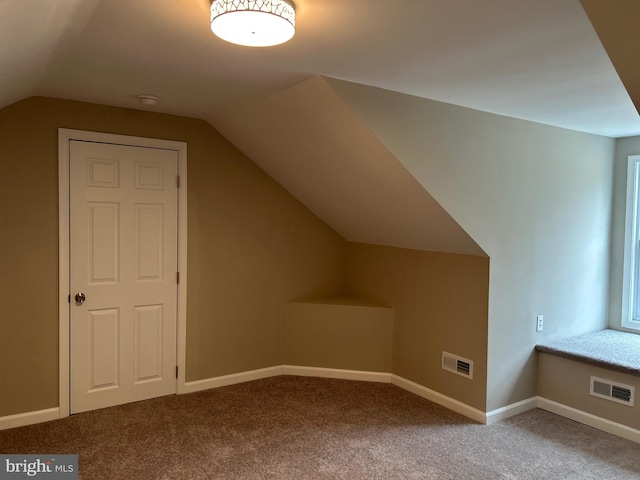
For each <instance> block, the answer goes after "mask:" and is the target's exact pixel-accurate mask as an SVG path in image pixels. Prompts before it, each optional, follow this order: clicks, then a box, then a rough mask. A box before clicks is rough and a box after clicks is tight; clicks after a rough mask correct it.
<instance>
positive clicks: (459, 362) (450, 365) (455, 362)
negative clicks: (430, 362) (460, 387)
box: [442, 352, 473, 379]
mask: <svg viewBox="0 0 640 480" xmlns="http://www.w3.org/2000/svg"><path fill="white" fill-rule="evenodd" d="M442 368H443V369H444V370H447V371H448V372H451V373H455V374H456V375H461V376H463V377H465V378H468V379H472V378H473V361H471V360H467V359H466V358H462V357H458V356H457V355H453V354H451V353H447V352H442Z"/></svg>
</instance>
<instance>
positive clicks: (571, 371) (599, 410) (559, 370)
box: [538, 352, 640, 429]
mask: <svg viewBox="0 0 640 480" xmlns="http://www.w3.org/2000/svg"><path fill="white" fill-rule="evenodd" d="M591 375H593V376H596V377H600V378H604V379H607V380H613V381H614V382H619V383H621V384H624V385H630V386H632V387H635V391H636V395H637V394H638V393H639V392H640V377H637V376H634V375H627V374H624V373H620V372H615V371H613V370H608V369H603V368H599V367H595V366H592V365H588V364H586V363H581V362H576V361H573V360H568V359H566V358H562V357H558V356H555V355H549V354H546V353H542V352H538V395H539V396H541V397H544V398H546V399H548V400H553V401H554V402H558V403H561V404H563V405H566V406H568V407H572V408H575V409H577V410H580V411H583V412H587V413H590V414H592V415H595V416H596V417H600V418H606V419H607V420H611V421H613V422H616V423H620V424H622V425H627V426H628V427H631V428H635V429H640V415H638V409H640V405H639V404H638V400H637V399H636V401H635V405H634V406H633V407H630V406H628V405H621V404H619V403H615V402H611V401H609V400H605V399H602V398H598V397H594V396H592V395H589V380H590V377H591Z"/></svg>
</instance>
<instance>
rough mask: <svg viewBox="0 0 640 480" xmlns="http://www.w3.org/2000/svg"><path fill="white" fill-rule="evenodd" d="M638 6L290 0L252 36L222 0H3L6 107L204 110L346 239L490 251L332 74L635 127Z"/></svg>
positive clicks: (566, 121)
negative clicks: (354, 107) (232, 26)
mask: <svg viewBox="0 0 640 480" xmlns="http://www.w3.org/2000/svg"><path fill="white" fill-rule="evenodd" d="M639 3H640V2H637V0H616V1H615V2H603V1H601V0H582V3H581V2H580V0H486V1H482V2H479V1H477V0H420V1H416V0H393V1H389V0H295V4H296V11H297V28H296V35H295V36H294V38H293V39H292V40H291V41H290V42H288V43H286V44H283V45H280V46H277V47H269V48H262V49H252V48H246V47H239V46H236V45H231V44H228V43H225V42H223V41H221V40H219V39H218V38H217V37H215V36H214V35H213V34H212V33H211V31H210V28H209V13H208V11H209V4H210V0H171V1H169V0H161V1H158V0H135V1H134V0H46V1H42V0H0V72H1V75H0V108H2V107H4V106H6V105H9V104H11V103H14V102H16V101H19V100H21V99H23V98H26V97H29V96H34V95H43V96H51V97H59V98H65V99H72V100H80V101H86V102H92V103H100V104H107V105H114V106H121V107H129V108H139V109H152V110H154V111H157V112H162V113H170V114H176V115H183V116H188V117H196V118H201V119H204V120H207V121H209V122H210V123H211V124H212V125H213V126H214V127H216V128H217V129H218V130H220V131H221V132H222V133H223V134H225V135H226V136H227V137H228V138H229V139H230V140H231V141H232V142H233V143H234V144H235V145H236V146H237V147H238V148H239V149H240V150H242V151H243V152H244V153H245V154H246V155H247V156H249V158H251V159H252V160H253V161H254V162H255V163H257V164H258V165H259V166H261V168H263V169H264V170H265V171H266V172H267V173H268V174H270V175H271V176H272V177H273V178H275V179H276V180H277V181H278V182H279V183H281V184H282V185H283V186H284V187H285V188H287V189H288V190H289V191H290V192H291V193H293V194H294V195H295V196H296V197H297V198H298V199H299V200H301V201H302V202H303V203H304V204H305V205H307V207H308V208H310V209H311V210H312V211H313V212H314V213H316V215H318V216H319V217H320V218H322V219H324V220H325V221H326V222H327V223H328V224H329V225H331V226H332V227H333V228H334V229H335V230H336V231H338V232H339V233H340V234H342V235H343V236H344V237H345V238H346V239H347V240H350V241H360V242H367V243H376V244H386V245H393V246H398V247H406V248H416V249H421V250H435V251H449V252H455V253H465V254H474V255H484V252H483V250H482V248H481V246H478V245H477V244H476V243H475V241H474V240H473V239H472V238H471V237H469V236H468V235H467V233H466V232H465V231H464V230H463V229H462V228H461V227H460V226H459V225H458V224H457V223H456V221H455V220H454V219H453V218H451V217H450V216H449V214H448V213H447V212H446V211H445V210H444V209H443V208H442V207H441V206H440V205H439V204H438V203H437V201H436V200H435V199H434V198H433V197H432V196H431V195H430V194H429V192H427V191H426V190H424V187H423V186H422V185H420V184H419V183H418V182H417V181H416V180H415V179H414V178H413V177H412V176H411V175H410V174H409V173H408V171H407V170H406V169H405V168H404V166H403V165H402V164H401V163H400V162H398V160H397V159H395V158H394V157H393V155H392V154H391V153H390V152H389V151H388V150H387V149H386V148H385V146H384V145H383V144H382V143H381V142H380V141H379V140H378V139H377V138H376V137H375V135H373V133H372V132H371V131H369V130H368V129H367V127H366V126H365V124H364V123H363V122H361V121H360V120H359V119H358V118H357V116H356V115H355V114H354V113H353V112H352V111H351V110H350V109H349V107H348V105H347V104H345V103H344V102H343V101H342V100H340V99H339V97H338V96H337V95H336V94H335V92H334V91H333V90H332V89H331V88H330V87H329V86H328V85H327V83H326V82H325V80H324V79H323V78H322V77H320V76H319V75H322V76H325V77H333V78H337V79H342V80H348V81H350V82H354V83H359V84H364V85H368V86H374V87H380V88H384V89H388V90H393V91H396V92H401V93H405V94H409V95H412V96H417V97H423V98H429V99H433V100H438V101H441V102H446V103H451V104H455V105H460V106H464V107H469V108H472V109H477V110H482V111H486V112H492V113H496V114H500V115H505V116H509V117H515V118H519V119H525V120H530V121H535V122H539V123H544V124H548V125H553V126H559V127H564V128H568V129H573V130H578V131H583V132H588V133H594V134H599V135H605V136H610V137H621V136H629V135H638V134H640V116H639V115H638V111H637V110H636V108H635V107H634V102H633V101H632V98H633V100H634V101H635V105H636V106H638V105H640V68H639V67H638V63H637V61H636V55H635V51H634V46H635V43H634V42H633V36H634V35H635V32H634V26H635V25H634V24H633V21H634V19H636V18H639V16H640V5H639ZM583 4H584V8H583V6H582V5H583ZM585 10H586V12H585ZM587 14H588V15H589V16H587ZM594 27H595V28H594ZM603 44H604V47H603ZM610 58H611V59H612V60H613V62H614V63H613V64H612V62H611V60H610ZM614 65H615V67H614ZM621 79H622V80H621ZM623 82H624V83H623ZM625 86H626V89H625ZM139 94H151V95H156V96H158V97H160V99H161V100H160V102H159V103H158V105H156V106H154V107H148V106H142V105H140V104H139V103H138V101H137V98H136V96H137V95H139ZM630 95H631V97H630ZM276 120H277V121H276ZM282 131H286V132H290V133H291V134H292V135H291V136H290V137H283V136H282V135H281V134H280V132H282ZM258 132H259V134H258ZM291 138H293V139H294V141H292V140H290V139H291Z"/></svg>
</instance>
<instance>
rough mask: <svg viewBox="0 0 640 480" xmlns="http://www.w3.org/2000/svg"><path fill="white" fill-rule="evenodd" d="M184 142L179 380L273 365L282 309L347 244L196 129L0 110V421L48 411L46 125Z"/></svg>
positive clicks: (52, 147)
mask: <svg viewBox="0 0 640 480" xmlns="http://www.w3.org/2000/svg"><path fill="white" fill-rule="evenodd" d="M59 127H63V128H72V129H79V130H91V131H99V132H108V133H116V134H124V135H134V136H142V137H152V138H162V139H170V140H178V141H185V142H187V143H188V188H189V191H188V208H189V213H188V242H189V244H188V275H189V278H188V287H189V291H188V302H187V310H188V313H187V316H188V320H187V380H188V381H190V380H196V379H203V378H209V377H214V376H218V375H224V374H228V373H234V372H240V371H246V370H251V369H256V368H261V367H268V366H271V365H279V364H281V363H282V345H281V341H282V339H281V329H280V326H281V313H282V311H281V308H282V304H283V302H287V301H291V300H296V299H300V298H309V297H319V296H334V295H338V294H341V293H342V290H343V283H344V278H343V274H344V262H345V250H346V243H345V242H344V240H343V239H342V238H341V237H340V236H338V235H337V234H336V233H335V232H334V231H333V230H331V229H330V228H329V227H328V226H327V225H326V224H324V223H323V222H321V221H320V220H319V219H318V218H317V217H316V216H315V215H313V214H312V213H311V212H309V211H308V210H307V209H306V208H305V207H304V206H303V205H302V204H300V203H299V202H298V201H297V200H295V199H294V198H293V197H292V196H291V195H290V194H289V193H287V192H286V191H285V190H284V189H283V188H281V187H280V186H279V185H278V184H277V183H275V182H274V181H273V180H271V179H270V178H269V177H268V176H267V175H266V174H265V173H264V172H262V171H261V170H260V169H259V168H258V167H256V166H255V164H253V163H252V162H250V161H249V160H248V159H247V158H246V157H245V156H244V155H242V154H241V153H240V152H239V151H238V150H237V149H236V148H235V147H233V146H232V145H231V144H230V143H228V142H227V141H226V140H225V139H224V138H223V137H222V136H221V135H219V134H218V133H217V132H216V131H215V130H214V129H213V128H212V127H211V126H210V125H208V124H207V123H205V122H203V121H200V120H195V119H189V118H183V117H177V116H170V115H161V114H155V113H149V112H143V111H138V110H128V109H122V108H114V107H106V106H99V105H92V104H86V103H80V102H71V101H63V100H56V99H50V98H42V97H34V98H29V99H26V100H23V101H21V102H18V103H16V104H14V105H11V106H8V107H6V108H4V109H2V110H0V169H1V170H0V192H2V202H0V230H1V232H2V235H1V236H0V252H2V257H1V259H2V262H1V265H2V275H0V292H2V293H1V295H0V365H2V369H0V386H1V387H0V388H1V394H0V416H3V415H9V414H14V413H19V412H26V411H33V410H39V409H44V408H50V407H54V406H56V405H57V404H58V383H57V381H58V314H57V312H58V305H57V302H58V191H57V188H58V178H57V168H58V167H57V164H58V150H57V148H58V145H57V142H58V128H59Z"/></svg>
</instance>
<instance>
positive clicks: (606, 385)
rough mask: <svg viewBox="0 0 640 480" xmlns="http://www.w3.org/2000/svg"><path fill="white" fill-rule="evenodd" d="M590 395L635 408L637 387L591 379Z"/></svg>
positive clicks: (601, 379)
mask: <svg viewBox="0 0 640 480" xmlns="http://www.w3.org/2000/svg"><path fill="white" fill-rule="evenodd" d="M589 394H590V395H593V396H594V397H599V398H604V399H605V400H610V401H612V402H617V403H622V404H623V405H627V406H629V407H633V402H634V397H635V387H632V386H630V385H623V384H621V383H617V382H614V381H613V380H606V379H604V378H598V377H591V380H590V382H589Z"/></svg>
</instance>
